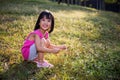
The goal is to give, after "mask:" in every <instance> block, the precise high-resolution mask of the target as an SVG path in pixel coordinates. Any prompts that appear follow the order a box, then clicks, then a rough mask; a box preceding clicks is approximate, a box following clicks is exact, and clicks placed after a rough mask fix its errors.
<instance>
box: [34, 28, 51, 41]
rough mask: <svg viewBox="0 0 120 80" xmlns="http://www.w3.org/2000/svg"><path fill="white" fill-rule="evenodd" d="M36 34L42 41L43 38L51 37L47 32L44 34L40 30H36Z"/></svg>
mask: <svg viewBox="0 0 120 80" xmlns="http://www.w3.org/2000/svg"><path fill="white" fill-rule="evenodd" d="M33 33H34V34H37V35H38V36H39V37H40V38H41V39H42V38H46V39H47V38H48V37H49V33H48V32H45V34H43V33H42V32H41V31H40V30H35V31H33Z"/></svg>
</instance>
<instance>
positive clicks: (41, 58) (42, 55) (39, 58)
mask: <svg viewBox="0 0 120 80" xmlns="http://www.w3.org/2000/svg"><path fill="white" fill-rule="evenodd" d="M38 61H39V62H40V63H43V62H44V53H42V52H38Z"/></svg>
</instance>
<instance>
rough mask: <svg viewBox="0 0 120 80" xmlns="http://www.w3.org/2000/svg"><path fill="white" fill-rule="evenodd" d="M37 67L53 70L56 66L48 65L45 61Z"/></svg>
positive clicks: (38, 63)
mask: <svg viewBox="0 0 120 80" xmlns="http://www.w3.org/2000/svg"><path fill="white" fill-rule="evenodd" d="M37 67H39V68H40V67H45V68H52V67H54V66H53V65H52V64H50V63H48V62H47V61H44V62H43V63H40V62H37Z"/></svg>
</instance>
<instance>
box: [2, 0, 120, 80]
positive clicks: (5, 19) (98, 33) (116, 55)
mask: <svg viewBox="0 0 120 80" xmlns="http://www.w3.org/2000/svg"><path fill="white" fill-rule="evenodd" d="M45 9H48V10H50V11H52V12H53V15H54V17H55V29H54V32H53V33H52V34H50V39H51V42H52V43H54V44H57V45H58V44H66V45H67V46H68V49H67V50H66V51H62V52H60V53H59V54H58V55H52V54H46V55H45V58H46V59H47V60H48V61H49V62H51V63H52V64H54V66H55V67H54V68H53V69H43V68H37V67H36V65H35V64H34V63H31V62H25V61H23V59H22V55H21V51H20V49H21V46H22V45H23V41H24V39H25V37H26V36H27V35H28V33H29V32H31V31H32V30H33V29H34V25H35V23H36V20H37V18H38V15H39V12H40V11H42V10H45ZM0 79H3V80H115V79H116V80H117V79H120V14H118V13H113V12H105V11H98V10H96V9H92V8H87V7H81V6H75V5H70V6H67V5H66V4H60V5H58V4H57V3H56V2H52V1H49V0H44V1H43V0H4V1H2V0H0Z"/></svg>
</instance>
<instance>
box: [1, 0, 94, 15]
mask: <svg viewBox="0 0 120 80" xmlns="http://www.w3.org/2000/svg"><path fill="white" fill-rule="evenodd" d="M0 4H1V5H0V14H12V15H28V16H29V15H36V14H37V15H38V14H39V12H40V11H42V10H46V9H48V10H51V11H53V12H58V11H67V12H69V13H72V11H74V10H77V11H79V10H80V11H81V10H82V11H85V12H96V10H93V9H90V8H86V7H81V6H79V7H78V6H77V7H75V6H73V5H70V6H67V5H64V4H63V5H58V4H57V3H55V2H52V1H49V0H47V1H42V0H22V1H15V0H14V1H11V0H6V1H5V2H2V3H0ZM14 7H16V8H14ZM6 9H7V10H6Z"/></svg>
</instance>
